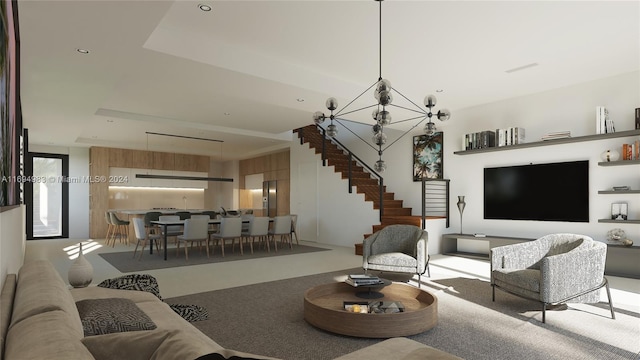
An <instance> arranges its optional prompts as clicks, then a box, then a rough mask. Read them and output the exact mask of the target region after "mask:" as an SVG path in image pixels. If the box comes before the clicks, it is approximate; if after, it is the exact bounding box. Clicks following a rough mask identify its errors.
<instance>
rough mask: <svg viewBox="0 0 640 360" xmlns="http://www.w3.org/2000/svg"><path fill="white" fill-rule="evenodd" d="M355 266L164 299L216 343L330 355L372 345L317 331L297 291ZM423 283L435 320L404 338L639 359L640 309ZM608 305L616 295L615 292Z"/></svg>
mask: <svg viewBox="0 0 640 360" xmlns="http://www.w3.org/2000/svg"><path fill="white" fill-rule="evenodd" d="M361 271H362V270H361V269H347V270H344V271H338V272H332V273H325V274H318V275H312V276H305V277H298V278H293V279H288V280H279V281H273V282H267V283H261V284H256V285H249V286H242V287H236V288H231V289H224V290H217V291H211V292H205V293H199V294H194V295H187V296H181V297H176V298H171V299H167V300H166V301H167V302H169V303H180V304H195V305H200V306H204V307H206V308H207V309H208V311H209V320H206V321H201V322H195V323H193V325H194V326H196V327H197V328H199V329H200V330H201V331H203V332H204V333H205V334H207V335H208V336H209V337H211V338H212V339H214V340H215V341H216V342H218V343H219V344H220V345H222V346H224V347H226V348H230V349H235V350H240V351H245V352H250V353H256V354H262V355H268V356H273V357H278V358H282V359H292V360H293V359H296V360H302V359H313V360H318V359H333V358H335V357H338V356H340V355H343V354H346V353H349V352H352V351H354V350H357V349H360V348H363V347H366V346H368V345H372V344H374V343H376V342H378V341H381V340H379V339H360V338H354V337H347V336H341V335H336V334H331V333H328V332H325V331H323V330H319V329H316V328H314V327H312V326H311V325H309V324H307V323H306V322H305V321H304V319H303V294H304V291H305V290H306V289H308V288H310V287H313V286H315V285H320V284H324V283H328V282H332V281H336V278H338V277H339V276H340V275H345V274H349V273H360V272H361ZM423 282H424V285H423V289H425V290H427V291H430V292H432V293H433V294H435V295H436V296H437V298H438V317H439V322H438V325H437V326H436V327H435V328H433V329H431V330H429V331H427V332H424V333H422V334H418V335H413V336H410V337H409V338H411V339H413V340H416V341H418V342H421V343H424V344H427V345H430V346H432V347H435V348H438V349H440V350H443V351H447V352H449V353H452V354H455V355H457V356H460V357H462V358H465V359H470V360H471V359H473V360H476V359H479V360H481V359H491V360H496V359H527V360H529V359H534V360H535V359H545V360H548V359H562V360H567V359H594V360H595V359H598V360H602V359H638V353H639V352H640V341H639V339H640V314H638V313H634V312H629V311H617V313H616V320H612V319H611V318H610V317H609V311H608V307H607V306H606V305H605V304H591V305H588V304H569V308H568V309H567V310H564V311H548V312H547V323H546V324H543V323H541V322H540V320H541V314H540V311H539V308H540V305H539V304H538V303H536V302H533V301H527V300H524V299H521V298H518V297H515V296H512V295H510V294H506V293H503V292H497V294H496V302H492V301H491V286H490V285H489V283H487V282H485V281H481V280H478V279H469V278H451V279H444V280H437V281H429V280H425V278H424V277H423ZM614 305H615V298H614Z"/></svg>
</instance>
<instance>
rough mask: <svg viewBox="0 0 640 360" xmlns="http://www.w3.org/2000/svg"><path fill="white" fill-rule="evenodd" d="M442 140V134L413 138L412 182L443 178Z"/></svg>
mask: <svg viewBox="0 0 640 360" xmlns="http://www.w3.org/2000/svg"><path fill="white" fill-rule="evenodd" d="M443 139H444V135H443V134H442V132H437V133H435V134H434V135H433V136H428V135H416V136H414V137H413V181H422V179H442V178H443V176H444V175H443V174H444V157H443V156H444V154H443V146H442V144H443Z"/></svg>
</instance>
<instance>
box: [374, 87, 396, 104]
mask: <svg viewBox="0 0 640 360" xmlns="http://www.w3.org/2000/svg"><path fill="white" fill-rule="evenodd" d="M376 99H378V104H380V105H382V106H387V105H389V104H391V102H393V95H391V92H390V91H381V92H379V93H376Z"/></svg>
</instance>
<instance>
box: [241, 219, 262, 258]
mask: <svg viewBox="0 0 640 360" xmlns="http://www.w3.org/2000/svg"><path fill="white" fill-rule="evenodd" d="M267 236H269V218H268V217H266V216H256V217H253V218H252V219H251V220H250V222H249V229H248V230H247V231H243V232H242V237H243V238H245V239H247V241H249V239H251V242H249V245H250V246H251V253H252V254H253V243H254V242H255V240H256V239H258V243H260V242H262V241H265V242H267V241H266V240H267ZM241 243H242V241H241ZM267 244H268V242H267ZM241 246H242V245H241Z"/></svg>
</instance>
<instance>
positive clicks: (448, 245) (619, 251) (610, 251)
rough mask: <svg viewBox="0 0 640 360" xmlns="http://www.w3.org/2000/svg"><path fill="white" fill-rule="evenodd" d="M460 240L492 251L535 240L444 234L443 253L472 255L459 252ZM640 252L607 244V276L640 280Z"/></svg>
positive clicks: (487, 256)
mask: <svg viewBox="0 0 640 360" xmlns="http://www.w3.org/2000/svg"><path fill="white" fill-rule="evenodd" d="M458 240H476V241H488V242H489V249H492V248H494V247H497V246H503V245H510V244H515V243H521V242H525V241H532V240H535V239H531V238H519V237H508V236H493V235H484V236H476V235H473V234H442V253H443V254H446V255H470V254H469V253H461V252H458ZM594 240H596V239H594ZM639 251H640V246H622V245H617V244H607V262H606V264H605V274H606V275H610V276H622V277H629V278H634V279H640V262H638V256H639V255H640V252H639ZM472 255H473V256H475V257H481V258H486V259H489V255H487V254H472Z"/></svg>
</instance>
